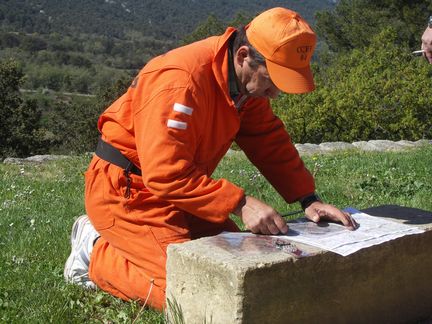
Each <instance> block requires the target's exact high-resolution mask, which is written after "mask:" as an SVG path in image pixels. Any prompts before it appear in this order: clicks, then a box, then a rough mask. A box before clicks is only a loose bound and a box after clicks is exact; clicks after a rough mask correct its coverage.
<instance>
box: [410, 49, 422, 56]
mask: <svg viewBox="0 0 432 324" xmlns="http://www.w3.org/2000/svg"><path fill="white" fill-rule="evenodd" d="M424 52H425V50H423V49H421V50H418V51H414V52H411V54H414V55H423V53H424Z"/></svg>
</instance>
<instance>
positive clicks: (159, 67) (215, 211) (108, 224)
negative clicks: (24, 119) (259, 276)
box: [85, 28, 315, 309]
mask: <svg viewBox="0 0 432 324" xmlns="http://www.w3.org/2000/svg"><path fill="white" fill-rule="evenodd" d="M234 31H235V29H233V28H228V29H227V30H226V32H225V33H224V34H223V35H221V36H215V37H210V38H208V39H205V40H202V41H199V42H196V43H193V44H191V45H187V46H185V47H181V48H178V49H175V50H172V51H170V52H168V53H166V54H164V55H161V56H159V57H156V58H154V59H153V60H152V61H150V62H149V63H148V64H147V65H146V66H145V67H144V68H143V69H142V70H141V71H140V73H139V74H138V76H137V77H136V79H135V80H134V82H133V83H132V85H131V87H130V88H129V89H128V91H127V92H126V93H125V94H124V95H123V96H122V97H120V98H119V99H118V100H117V101H115V102H114V103H113V104H112V105H111V106H110V107H109V108H108V109H107V110H106V111H105V112H104V113H103V114H102V115H101V117H100V119H99V122H98V127H99V130H100V132H101V133H102V138H103V139H104V140H105V141H106V142H108V143H110V144H111V145H113V146H114V147H116V148H117V149H119V150H120V151H121V152H122V154H123V155H124V156H125V157H127V158H128V159H129V160H130V161H132V162H133V163H134V164H135V165H136V166H138V167H139V168H140V169H141V170H142V176H137V175H133V174H132V175H131V177H132V184H131V194H130V197H129V198H125V190H126V178H125V176H124V174H123V170H122V169H121V168H120V167H117V166H115V165H112V164H110V163H109V162H106V161H104V160H102V159H100V158H98V157H97V156H95V157H94V158H93V160H92V162H91V164H90V166H89V168H88V170H87V172H86V175H85V181H86V190H85V202H86V209H87V213H88V216H89V217H90V220H91V222H92V224H93V225H94V227H95V228H96V230H97V231H98V232H99V233H100V234H101V238H100V239H99V240H98V241H97V242H96V244H95V246H94V249H93V252H92V255H91V261H90V269H89V274H90V278H91V279H92V280H93V282H95V283H96V284H97V285H98V286H99V287H100V288H101V289H103V290H105V291H107V292H109V293H111V294H112V295H115V296H117V297H120V298H122V299H125V300H129V299H139V300H141V301H142V302H144V301H145V300H146V299H147V298H148V304H149V305H150V306H152V307H155V308H158V309H162V308H163V307H164V305H165V284H166V281H165V278H166V272H165V263H166V248H167V245H168V244H170V243H178V242H184V241H187V240H191V239H195V238H199V237H203V236H209V235H215V234H218V233H220V232H222V231H225V230H226V231H238V227H237V226H236V225H235V223H234V222H233V221H231V220H230V218H229V214H230V212H231V211H233V210H234V209H235V207H236V206H237V205H238V203H239V201H240V200H241V199H242V197H243V196H244V192H243V190H242V189H241V188H239V187H237V186H236V185H234V184H232V183H231V182H229V181H227V180H226V179H218V180H216V179H212V178H211V174H212V172H213V171H214V169H215V168H216V166H217V164H218V163H219V161H220V160H221V159H222V157H223V156H224V154H225V153H226V152H227V150H228V148H229V147H230V145H231V144H232V142H233V140H235V141H236V142H237V144H238V145H239V146H240V147H241V148H242V150H243V151H244V152H245V153H246V154H247V156H248V158H249V159H250V160H251V161H252V162H253V164H254V165H255V166H257V168H258V169H259V170H260V171H261V173H262V174H263V175H264V176H265V177H266V178H267V180H268V181H269V182H270V183H271V184H272V185H273V186H274V187H275V188H276V190H277V191H278V192H279V193H280V194H281V196H282V197H283V198H284V199H285V200H286V201H287V202H294V201H296V200H298V199H299V198H300V197H302V196H305V195H307V194H309V193H312V192H314V190H315V186H314V181H313V178H312V176H311V174H310V173H309V172H308V170H307V169H306V168H305V166H304V164H303V162H302V160H301V159H300V157H299V155H298V152H297V150H296V149H295V147H294V146H293V144H292V143H291V139H290V137H289V135H288V134H287V132H286V131H285V129H284V125H283V123H282V122H281V121H280V120H279V119H278V118H277V117H276V116H275V115H274V114H273V112H272V110H271V107H270V104H269V100H268V99H266V98H249V99H248V100H247V101H246V103H245V104H244V105H243V106H242V107H241V108H240V109H237V108H236V107H235V105H234V101H233V99H232V98H231V97H230V94H229V85H228V83H229V79H228V74H229V73H228V66H229V63H228V43H229V38H230V36H231V35H232V34H233V32H234ZM151 283H153V284H151ZM150 288H151V289H150Z"/></svg>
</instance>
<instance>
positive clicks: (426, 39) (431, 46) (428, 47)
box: [421, 16, 432, 64]
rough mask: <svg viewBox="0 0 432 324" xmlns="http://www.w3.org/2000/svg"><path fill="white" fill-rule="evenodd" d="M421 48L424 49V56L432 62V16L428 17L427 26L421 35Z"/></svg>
mask: <svg viewBox="0 0 432 324" xmlns="http://www.w3.org/2000/svg"><path fill="white" fill-rule="evenodd" d="M421 40H422V45H421V48H422V50H424V51H425V52H424V56H425V58H426V59H427V60H428V61H429V63H431V64H432V16H430V17H429V22H428V26H427V27H426V29H425V31H424V33H423V35H422V38H421Z"/></svg>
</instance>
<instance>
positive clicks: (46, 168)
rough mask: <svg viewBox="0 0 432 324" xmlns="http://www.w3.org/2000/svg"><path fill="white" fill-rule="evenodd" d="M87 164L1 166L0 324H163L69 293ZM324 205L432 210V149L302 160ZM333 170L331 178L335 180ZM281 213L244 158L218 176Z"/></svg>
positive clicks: (133, 306)
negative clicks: (67, 276)
mask: <svg viewBox="0 0 432 324" xmlns="http://www.w3.org/2000/svg"><path fill="white" fill-rule="evenodd" d="M89 159H90V156H88V155H86V156H79V157H70V158H68V159H65V160H61V161H53V162H49V163H47V164H24V165H21V166H20V165H7V164H0V183H1V184H2V185H1V186H0V201H1V202H2V203H1V204H0V213H1V215H2V217H1V218H0V273H1V276H0V322H1V323H64V322H67V323H132V322H133V321H134V320H135V319H136V323H149V324H155V323H164V319H163V315H162V314H159V313H157V312H154V311H150V310H148V309H146V310H144V311H143V312H141V313H140V312H139V311H140V308H141V307H140V305H138V303H135V302H130V303H126V302H123V301H121V300H119V299H117V298H114V297H112V296H109V295H108V294H106V293H104V292H102V291H86V290H84V289H82V288H80V287H77V286H72V285H67V284H66V283H65V282H64V279H63V266H64V262H65V260H66V258H67V256H68V254H69V253H70V236H69V235H70V228H71V226H72V223H73V220H74V218H75V217H77V216H79V215H80V214H82V213H84V201H83V198H82V197H83V190H84V189H83V188H84V183H83V182H84V180H83V175H82V174H83V172H84V171H85V169H86V167H87V165H88V163H89ZM304 160H305V162H306V164H307V166H308V168H309V169H310V170H311V171H312V172H313V173H314V174H315V175H316V180H317V185H318V190H319V192H320V193H321V195H322V196H323V198H324V199H325V200H326V201H329V202H332V203H334V204H335V205H337V206H339V207H341V208H342V207H346V206H352V207H355V208H358V209H363V208H368V207H373V206H379V205H385V204H394V205H402V206H407V207H414V208H420V209H424V210H432V200H431V199H430V196H431V191H432V178H431V177H432V174H431V172H430V161H431V160H432V148H431V147H425V148H423V149H416V150H410V151H407V152H398V153H356V152H349V153H348V152H346V153H338V154H331V155H316V156H311V157H305V158H304ZM336 170H337V172H336ZM215 177H224V178H227V179H229V180H230V181H232V182H234V183H236V184H237V185H239V186H241V187H243V188H245V190H246V191H247V192H248V194H250V195H252V196H255V197H257V198H260V199H262V200H263V201H265V202H267V203H268V204H270V205H272V206H274V208H275V209H276V210H278V211H280V212H285V211H292V210H298V209H299V206H298V204H293V205H290V206H288V205H287V204H286V203H284V202H283V200H282V199H281V198H280V196H279V195H278V194H276V192H275V191H274V189H272V188H271V187H270V186H269V184H268V183H267V182H266V181H265V179H264V177H263V176H262V175H260V174H259V173H258V172H257V170H256V169H255V168H254V167H253V166H252V165H251V164H250V163H248V162H247V161H246V160H245V157H244V156H243V155H242V154H232V155H230V156H227V157H226V158H225V159H224V160H223V161H222V163H221V165H220V166H219V167H218V169H217V170H216V174H215Z"/></svg>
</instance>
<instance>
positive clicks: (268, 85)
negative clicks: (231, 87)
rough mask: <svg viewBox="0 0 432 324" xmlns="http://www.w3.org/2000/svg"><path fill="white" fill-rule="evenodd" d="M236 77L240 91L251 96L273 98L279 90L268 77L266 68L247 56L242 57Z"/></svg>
mask: <svg viewBox="0 0 432 324" xmlns="http://www.w3.org/2000/svg"><path fill="white" fill-rule="evenodd" d="M251 63H252V64H251ZM238 79H239V83H240V90H241V92H242V93H243V94H246V95H248V96H251V97H267V98H271V99H275V98H277V96H278V95H279V94H280V92H281V91H280V90H279V89H278V88H277V87H276V86H275V85H274V83H273V82H272V80H271V79H270V75H269V74H268V71H267V68H266V67H265V66H264V65H261V64H260V65H258V66H256V64H255V65H254V62H253V61H251V58H250V57H249V56H248V57H246V58H244V61H243V64H242V66H241V70H240V73H239V74H238Z"/></svg>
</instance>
